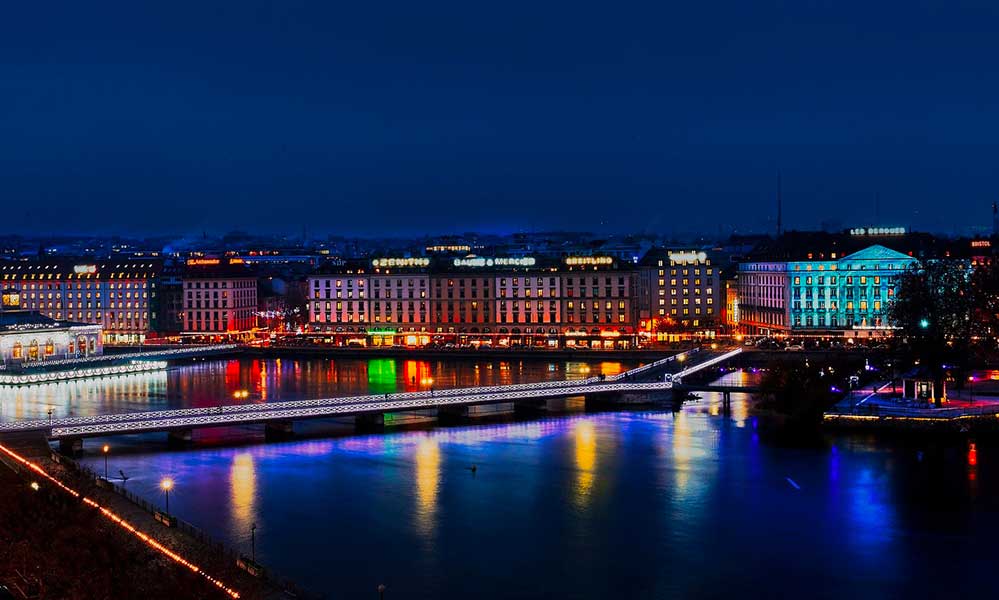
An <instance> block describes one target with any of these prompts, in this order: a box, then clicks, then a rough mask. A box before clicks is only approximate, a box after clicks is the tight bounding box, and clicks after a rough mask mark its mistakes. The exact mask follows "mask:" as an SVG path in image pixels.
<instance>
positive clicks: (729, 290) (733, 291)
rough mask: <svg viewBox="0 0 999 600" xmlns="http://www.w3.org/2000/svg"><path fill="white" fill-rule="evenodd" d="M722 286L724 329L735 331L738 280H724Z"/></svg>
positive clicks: (737, 319) (738, 317) (738, 314)
mask: <svg viewBox="0 0 999 600" xmlns="http://www.w3.org/2000/svg"><path fill="white" fill-rule="evenodd" d="M722 286H723V287H724V288H725V327H726V328H727V329H728V330H729V331H735V330H736V328H738V327H739V320H740V311H739V279H738V278H737V277H734V278H725V279H724V282H723V283H722Z"/></svg>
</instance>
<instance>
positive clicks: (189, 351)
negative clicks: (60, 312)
mask: <svg viewBox="0 0 999 600" xmlns="http://www.w3.org/2000/svg"><path fill="white" fill-rule="evenodd" d="M240 347H241V346H239V345H238V344H214V345H211V346H191V347H188V348H174V349H170V350H150V351H149V352H124V353H122V354H102V355H100V356H81V357H79V358H58V359H55V360H42V361H37V362H32V363H27V365H26V367H28V368H32V369H33V368H42V367H60V366H73V365H88V364H95V363H102V362H108V361H115V360H155V359H159V360H162V359H170V358H176V357H178V356H185V355H198V354H208V353H214V352H229V351H232V350H236V349H237V348H240Z"/></svg>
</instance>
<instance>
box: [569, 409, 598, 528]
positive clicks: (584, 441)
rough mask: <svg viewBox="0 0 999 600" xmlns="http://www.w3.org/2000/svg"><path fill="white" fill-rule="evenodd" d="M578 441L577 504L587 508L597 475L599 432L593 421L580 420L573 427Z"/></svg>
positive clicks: (574, 435)
mask: <svg viewBox="0 0 999 600" xmlns="http://www.w3.org/2000/svg"><path fill="white" fill-rule="evenodd" d="M573 437H574V438H575V441H576V504H577V505H578V506H579V508H585V507H586V505H587V504H588V503H589V500H590V494H591V492H592V491H593V480H594V478H595V476H596V473H595V469H594V467H596V464H597V433H596V428H595V427H594V426H593V422H592V421H579V422H578V423H576V425H575V427H574V428H573Z"/></svg>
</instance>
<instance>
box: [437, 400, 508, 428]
mask: <svg viewBox="0 0 999 600" xmlns="http://www.w3.org/2000/svg"><path fill="white" fill-rule="evenodd" d="M515 411H516V406H515V405H514V403H513V402H500V403H497V404H478V405H475V406H441V407H440V408H439V409H438V410H437V418H438V419H439V420H440V421H441V422H444V423H455V422H459V423H460V422H462V421H466V420H468V419H485V418H490V417H499V416H503V415H512V414H514V412H515Z"/></svg>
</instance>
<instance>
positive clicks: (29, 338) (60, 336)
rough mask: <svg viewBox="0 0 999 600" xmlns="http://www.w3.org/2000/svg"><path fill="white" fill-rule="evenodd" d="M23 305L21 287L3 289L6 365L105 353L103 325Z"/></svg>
mask: <svg viewBox="0 0 999 600" xmlns="http://www.w3.org/2000/svg"><path fill="white" fill-rule="evenodd" d="M21 306H22V296H21V293H20V292H19V291H18V290H16V289H14V288H7V289H5V290H3V293H2V304H0V364H3V365H4V367H17V366H21V365H28V364H33V363H44V362H45V361H51V360H61V359H67V358H79V357H86V356H99V355H101V354H103V352H104V344H103V341H102V336H101V326H100V325H92V324H85V323H73V322H70V321H58V320H55V319H52V318H49V317H47V316H45V315H42V314H41V313H39V312H38V311H34V310H25V309H22V308H21Z"/></svg>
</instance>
